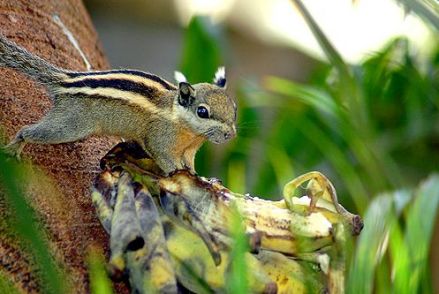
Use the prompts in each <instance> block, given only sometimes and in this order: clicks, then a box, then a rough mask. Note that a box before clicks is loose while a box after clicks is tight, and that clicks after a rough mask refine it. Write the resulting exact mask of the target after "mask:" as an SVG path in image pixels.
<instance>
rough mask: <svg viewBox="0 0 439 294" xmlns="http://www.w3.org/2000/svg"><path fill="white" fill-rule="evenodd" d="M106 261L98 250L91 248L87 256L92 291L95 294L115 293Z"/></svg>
mask: <svg viewBox="0 0 439 294" xmlns="http://www.w3.org/2000/svg"><path fill="white" fill-rule="evenodd" d="M104 264H105V259H104V256H103V255H102V253H100V252H99V250H98V249H95V248H90V249H89V251H88V256H87V265H88V272H89V279H90V290H91V293H93V294H111V293H113V290H112V286H111V282H110V280H109V279H108V275H107V271H106V269H105V266H104Z"/></svg>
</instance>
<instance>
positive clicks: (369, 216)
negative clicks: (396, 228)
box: [346, 194, 395, 293]
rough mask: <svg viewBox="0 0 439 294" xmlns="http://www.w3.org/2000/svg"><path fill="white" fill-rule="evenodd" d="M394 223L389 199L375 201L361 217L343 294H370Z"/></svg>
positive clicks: (388, 196) (389, 196) (380, 197)
mask: <svg viewBox="0 0 439 294" xmlns="http://www.w3.org/2000/svg"><path fill="white" fill-rule="evenodd" d="M394 221H395V215H394V213H393V208H392V195H390V194H384V195H381V196H378V197H377V198H375V199H374V200H373V202H372V203H371V204H370V206H369V208H368V209H367V212H366V215H365V217H364V229H363V231H362V232H361V235H360V238H359V240H358V243H357V248H356V252H355V257H354V260H353V265H352V266H351V269H350V273H349V279H348V284H347V291H346V293H372V292H373V289H374V276H375V271H376V268H377V266H378V264H379V263H380V262H381V260H382V257H383V255H384V253H385V252H386V248H387V245H386V244H387V240H388V233H389V228H390V225H391V224H392V223H393V222H394Z"/></svg>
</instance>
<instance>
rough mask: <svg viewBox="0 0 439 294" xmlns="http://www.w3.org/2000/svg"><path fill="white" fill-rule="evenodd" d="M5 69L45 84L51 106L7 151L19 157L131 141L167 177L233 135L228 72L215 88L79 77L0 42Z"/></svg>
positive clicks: (129, 77)
mask: <svg viewBox="0 0 439 294" xmlns="http://www.w3.org/2000/svg"><path fill="white" fill-rule="evenodd" d="M0 67H8V68H13V69H16V70H18V71H20V72H23V73H24V74H26V75H28V76H29V77H31V78H32V79H34V80H35V81H36V82H38V83H40V84H42V85H43V86H45V88H46V89H47V92H48V94H49V96H50V98H51V100H52V102H53V107H52V108H51V109H50V110H49V112H48V113H47V114H46V115H45V116H44V117H43V118H42V119H41V120H40V121H39V122H37V123H35V124H33V125H29V126H25V127H23V128H22V129H21V130H20V131H19V132H18V133H17V135H16V136H15V138H14V139H13V140H12V141H11V142H10V143H9V144H8V145H7V146H6V147H5V149H6V150H7V151H8V152H9V153H11V154H13V155H15V156H17V157H19V156H20V153H21V151H22V149H23V147H24V145H25V144H26V143H39V144H59V143H66V142H73V141H78V140H81V139H83V138H86V137H88V136H90V135H92V134H98V135H99V134H101V135H116V136H120V137H122V138H124V139H127V140H134V141H136V142H137V143H139V144H140V146H142V147H143V149H144V150H145V151H146V152H147V154H148V155H149V156H151V158H153V159H154V160H155V161H156V163H157V165H158V166H159V167H160V168H161V169H162V170H163V171H164V173H166V174H168V173H170V172H172V171H174V170H177V169H184V168H189V169H190V170H191V171H192V172H195V169H194V158H195V154H196V152H197V151H198V149H199V148H200V147H201V145H202V144H203V142H205V141H206V140H209V141H211V142H213V143H216V144H219V143H223V142H226V141H227V140H229V139H231V138H233V137H235V136H236V127H235V122H236V103H235V102H234V100H233V99H232V98H231V97H230V96H229V95H228V94H227V93H226V78H225V70H224V67H221V68H219V69H218V71H217V73H216V74H215V78H214V80H213V83H199V84H194V85H191V84H189V83H188V82H187V81H186V78H185V77H184V75H183V74H182V73H179V72H176V73H175V78H176V80H177V82H178V86H175V85H173V84H172V83H170V82H168V81H166V80H164V79H162V78H160V77H158V76H156V75H153V74H150V73H146V72H143V71H138V70H128V69H116V70H108V71H89V72H76V71H70V70H65V69H61V68H58V67H56V66H54V65H52V64H50V63H48V62H46V61H45V60H43V59H41V58H40V57H38V56H35V55H34V54H32V53H30V52H28V51H26V50H25V49H24V48H22V47H19V46H17V45H16V44H15V43H13V42H11V41H9V40H7V39H6V38H5V37H3V36H1V35H0Z"/></svg>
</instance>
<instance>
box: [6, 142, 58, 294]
mask: <svg viewBox="0 0 439 294" xmlns="http://www.w3.org/2000/svg"><path fill="white" fill-rule="evenodd" d="M0 166H1V167H2V168H1V169H0V185H1V186H2V188H3V189H4V192H5V193H4V194H5V197H6V203H8V205H10V209H11V214H12V218H11V220H8V221H10V227H11V228H13V229H14V230H15V231H16V232H17V235H18V237H19V238H20V241H23V242H22V244H25V246H24V247H25V250H29V252H30V253H31V254H32V256H33V257H34V258H35V264H36V266H37V267H38V269H39V270H38V271H36V273H37V274H38V275H39V277H40V279H41V282H42V283H41V286H42V292H44V293H64V290H65V285H64V281H65V279H64V278H63V274H62V273H61V271H60V269H59V268H58V266H57V265H56V263H55V261H54V260H53V258H52V256H51V255H50V253H49V248H50V246H49V245H48V244H47V241H46V240H45V238H44V237H43V236H44V233H43V231H41V230H40V229H39V228H38V227H39V225H38V224H37V223H36V219H37V217H36V213H35V211H34V210H33V209H32V207H31V206H30V205H29V204H28V203H27V201H26V199H25V197H24V195H23V191H22V187H25V186H26V183H27V180H26V179H25V178H23V176H22V175H23V167H22V166H21V165H20V164H18V163H17V162H16V161H15V160H13V159H11V158H8V157H7V156H5V155H4V153H3V152H2V151H1V150H0ZM48 197H50V195H48Z"/></svg>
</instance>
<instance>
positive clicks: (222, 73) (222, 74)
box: [213, 66, 226, 88]
mask: <svg viewBox="0 0 439 294" xmlns="http://www.w3.org/2000/svg"><path fill="white" fill-rule="evenodd" d="M213 82H214V84H215V85H217V86H218V87H221V88H225V87H226V68H225V67H224V66H221V67H218V70H217V71H216V73H215V77H214V78H213Z"/></svg>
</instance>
